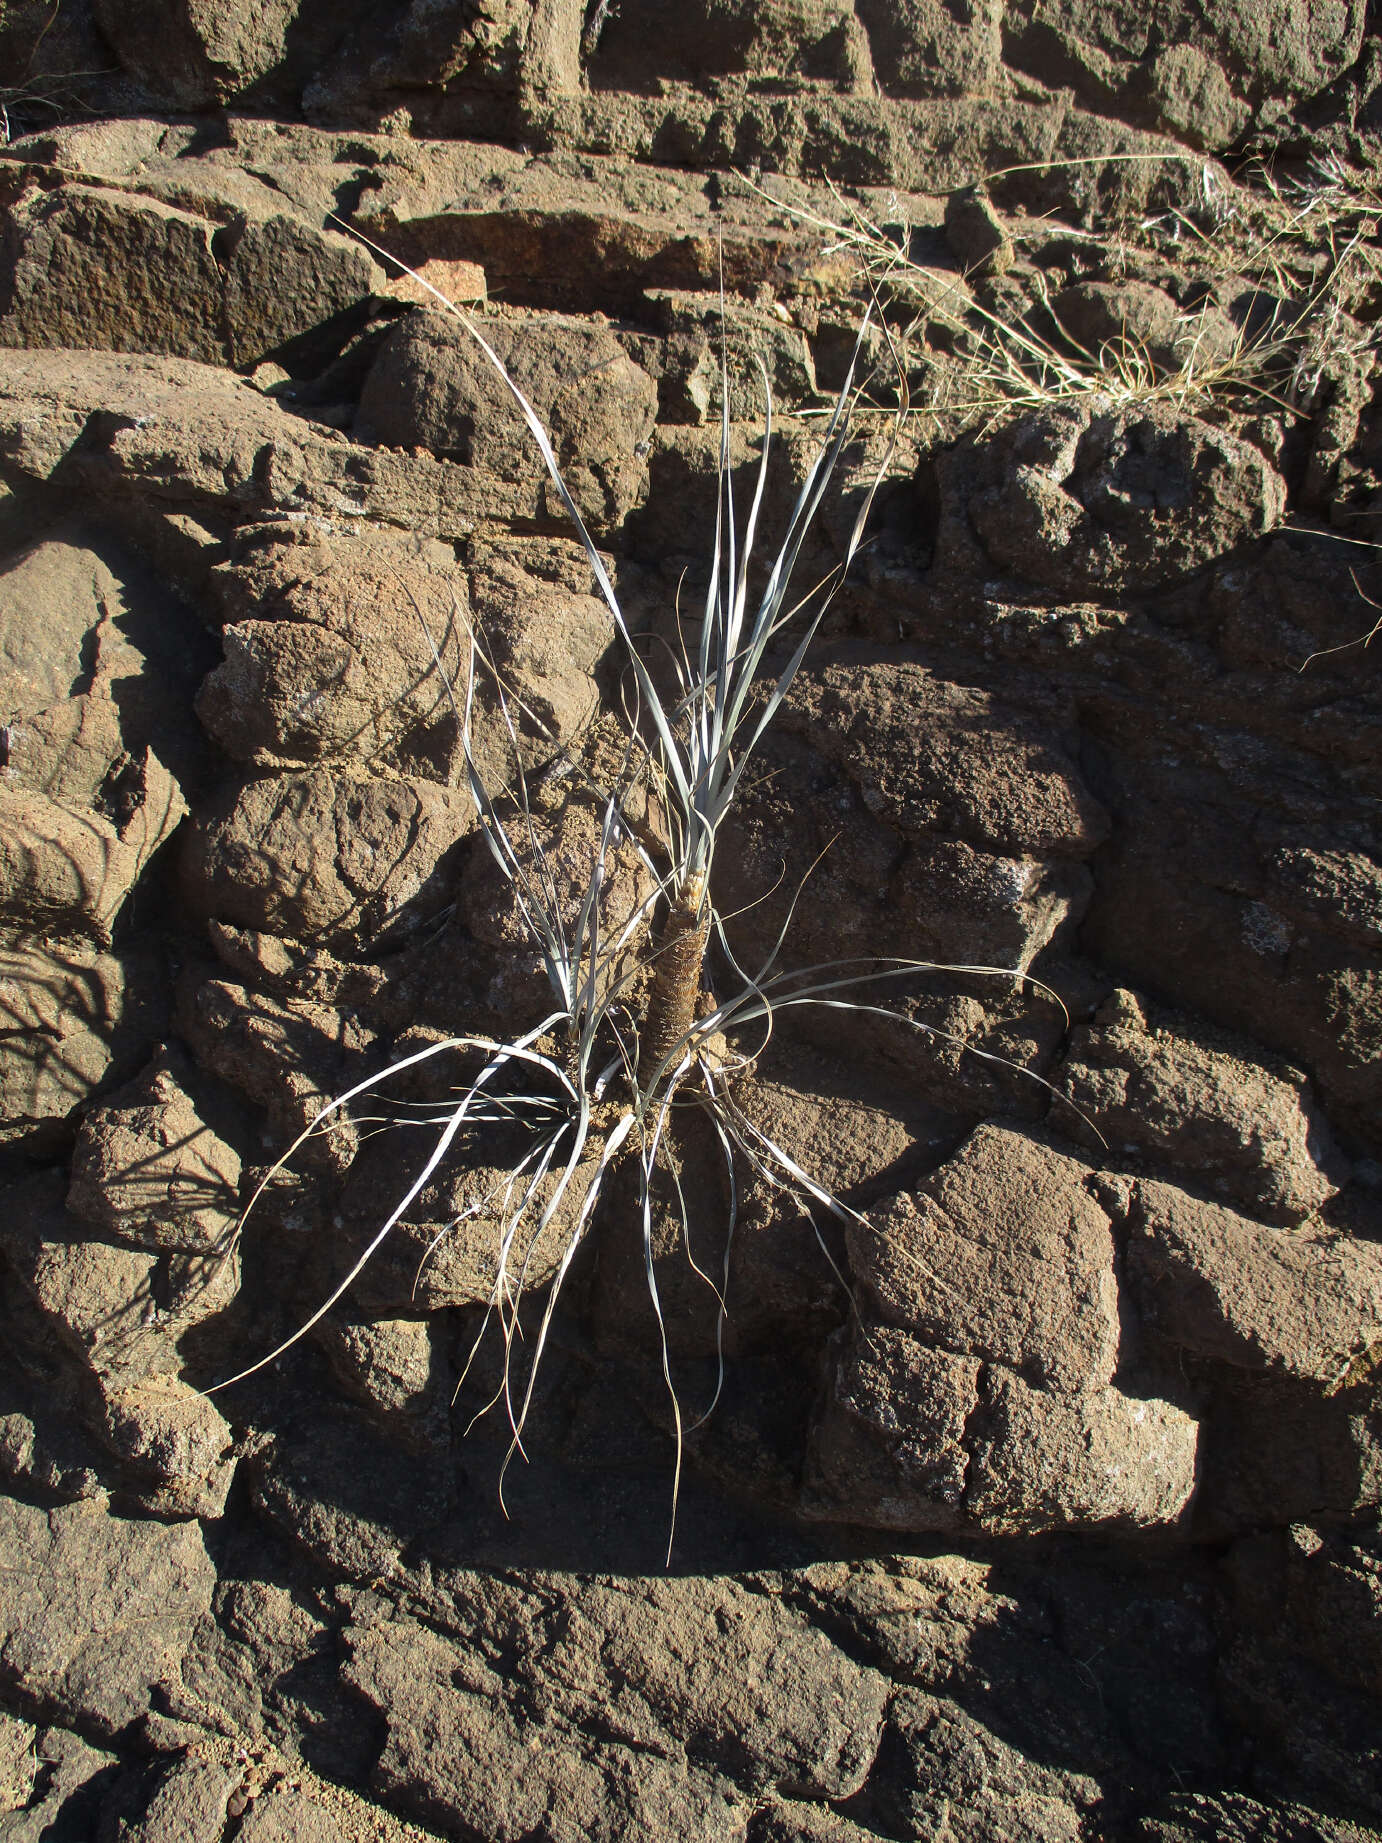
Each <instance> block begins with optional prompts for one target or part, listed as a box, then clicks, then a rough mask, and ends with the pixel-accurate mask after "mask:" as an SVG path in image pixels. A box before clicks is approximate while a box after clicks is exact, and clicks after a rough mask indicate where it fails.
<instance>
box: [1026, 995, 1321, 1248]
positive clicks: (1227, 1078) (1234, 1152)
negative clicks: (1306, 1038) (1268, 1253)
mask: <svg viewBox="0 0 1382 1843" xmlns="http://www.w3.org/2000/svg"><path fill="white" fill-rule="evenodd" d="M1112 1002H1113V1001H1110V1003H1112ZM1058 1086H1059V1088H1060V1092H1061V1094H1062V1095H1063V1096H1064V1098H1065V1099H1067V1100H1068V1101H1070V1102H1071V1104H1072V1105H1073V1106H1074V1107H1075V1108H1076V1109H1078V1112H1079V1114H1080V1115H1081V1116H1082V1117H1083V1122H1087V1123H1088V1124H1089V1125H1092V1126H1093V1127H1095V1128H1097V1129H1098V1131H1099V1132H1100V1133H1101V1134H1102V1135H1103V1138H1104V1140H1105V1142H1106V1143H1107V1145H1109V1146H1110V1147H1112V1148H1114V1150H1115V1151H1116V1152H1132V1153H1134V1154H1140V1155H1141V1156H1143V1157H1145V1158H1150V1159H1153V1160H1155V1161H1156V1162H1157V1163H1159V1164H1163V1165H1165V1166H1166V1167H1168V1168H1170V1169H1172V1170H1174V1171H1176V1172H1177V1173H1178V1174H1184V1175H1185V1176H1187V1177H1189V1176H1191V1175H1192V1174H1193V1177H1194V1178H1195V1179H1196V1180H1198V1181H1199V1182H1201V1183H1203V1184H1205V1185H1206V1186H1208V1187H1209V1188H1212V1189H1213V1190H1215V1191H1217V1192H1218V1193H1219V1194H1220V1195H1221V1196H1224V1197H1230V1198H1232V1199H1233V1200H1234V1201H1235V1202H1239V1203H1241V1204H1243V1206H1244V1207H1245V1208H1247V1209H1249V1210H1251V1211H1252V1213H1253V1214H1254V1215H1256V1216H1260V1217H1261V1218H1262V1219H1263V1220H1264V1221H1267V1222H1275V1223H1281V1224H1286V1225H1291V1224H1295V1223H1300V1222H1303V1221H1305V1220H1306V1218H1307V1217H1309V1216H1312V1215H1313V1214H1314V1213H1315V1212H1316V1211H1317V1210H1319V1209H1320V1207H1321V1206H1322V1205H1323V1204H1324V1203H1326V1202H1327V1201H1328V1200H1329V1198H1330V1197H1332V1196H1333V1195H1335V1193H1336V1191H1337V1189H1338V1182H1337V1178H1339V1177H1343V1176H1346V1175H1347V1170H1348V1167H1347V1165H1346V1164H1345V1163H1343V1162H1342V1161H1339V1160H1338V1159H1337V1157H1336V1155H1335V1154H1334V1152H1333V1147H1332V1145H1331V1142H1330V1138H1329V1130H1328V1127H1327V1126H1326V1124H1325V1122H1324V1120H1323V1119H1322V1118H1321V1116H1320V1114H1319V1112H1318V1110H1317V1109H1316V1107H1315V1105H1314V1101H1313V1097H1312V1096H1311V1094H1310V1092H1309V1090H1308V1088H1307V1087H1306V1085H1305V1084H1304V1082H1302V1081H1301V1080H1300V1079H1299V1077H1298V1076H1297V1077H1295V1078H1294V1079H1293V1078H1292V1075H1290V1074H1287V1073H1284V1072H1276V1071H1273V1070H1272V1069H1270V1068H1268V1067H1265V1066H1264V1065H1263V1064H1262V1063H1260V1062H1251V1061H1248V1060H1247V1059H1246V1058H1244V1057H1240V1056H1235V1055H1232V1054H1230V1053H1229V1052H1228V1051H1227V1050H1226V1049H1220V1048H1216V1047H1214V1046H1212V1045H1211V1044H1208V1043H1197V1042H1194V1041H1193V1040H1191V1039H1190V1038H1188V1037H1186V1036H1183V1035H1179V1034H1177V1033H1175V1032H1174V1031H1170V1030H1155V1031H1152V1030H1148V1029H1147V1027H1146V1023H1145V1020H1144V1019H1142V1018H1141V1016H1140V1013H1139V1012H1138V1010H1137V1007H1136V1004H1135V1003H1133V1004H1131V1005H1129V1006H1125V1008H1124V1010H1123V1011H1122V1012H1120V1013H1119V1014H1118V1018H1117V1020H1116V1021H1115V1020H1114V1019H1113V1018H1112V1017H1110V1018H1109V1020H1108V1021H1104V1014H1103V1013H1101V1014H1100V1019H1099V1021H1097V1022H1096V1024H1095V1025H1094V1026H1093V1027H1092V1028H1089V1029H1078V1030H1076V1031H1074V1032H1073V1033H1072V1035H1071V1040H1070V1053H1069V1056H1068V1058H1067V1060H1066V1062H1065V1064H1064V1065H1063V1069H1062V1074H1061V1076H1060V1078H1059V1081H1058ZM1072 1131H1074V1132H1075V1133H1077V1134H1078V1135H1079V1136H1080V1137H1082V1138H1086V1142H1087V1143H1093V1140H1092V1137H1091V1136H1089V1135H1088V1126H1084V1127H1083V1130H1082V1122H1079V1121H1077V1122H1076V1123H1075V1124H1074V1125H1073V1127H1072Z"/></svg>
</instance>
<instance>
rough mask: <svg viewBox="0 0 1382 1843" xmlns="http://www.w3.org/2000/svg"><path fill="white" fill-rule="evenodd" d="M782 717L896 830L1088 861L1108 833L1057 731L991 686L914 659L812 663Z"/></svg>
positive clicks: (992, 848)
mask: <svg viewBox="0 0 1382 1843" xmlns="http://www.w3.org/2000/svg"><path fill="white" fill-rule="evenodd" d="M783 722H784V725H785V726H787V727H789V728H791V729H794V730H799V731H802V732H804V733H805V734H806V735H807V737H808V738H809V740H810V741H811V742H812V744H813V745H814V746H815V747H816V748H818V749H819V750H820V751H821V753H822V754H823V755H825V756H826V757H827V759H829V760H831V761H838V762H840V763H841V765H842V766H843V767H844V768H845V769H846V771H847V773H848V774H849V775H850V777H851V779H853V780H854V781H856V782H857V783H858V785H859V787H860V790H861V792H862V794H863V798H864V803H865V805H866V806H867V807H868V808H869V809H870V810H871V811H872V812H874V813H877V814H878V815H880V816H881V817H884V818H886V819H888V820H889V821H890V822H891V823H892V824H893V825H895V826H896V827H897V828H898V829H899V830H900V831H901V832H903V833H904V834H908V835H911V836H917V835H925V834H931V833H941V834H951V835H953V836H957V837H959V838H961V839H963V840H965V841H966V842H967V843H969V844H970V845H972V846H976V847H979V848H982V849H985V850H988V851H997V852H1010V853H1018V854H1028V853H1030V854H1031V855H1032V856H1033V857H1043V858H1044V857H1053V856H1054V857H1085V856H1087V855H1088V854H1089V853H1090V852H1091V851H1093V850H1094V848H1095V846H1096V845H1098V844H1100V843H1101V842H1102V840H1103V838H1104V836H1105V835H1106V833H1107V830H1108V819H1107V816H1106V815H1105V813H1104V811H1103V809H1102V808H1101V807H1100V805H1099V804H1098V802H1097V801H1096V800H1095V799H1094V797H1093V795H1092V794H1091V793H1090V792H1089V790H1088V789H1087V788H1086V786H1085V784H1084V782H1083V780H1082V779H1081V777H1080V775H1079V773H1078V771H1077V770H1076V768H1075V766H1074V764H1073V763H1072V762H1071V761H1070V760H1069V759H1068V758H1067V757H1066V755H1065V753H1064V751H1063V750H1062V749H1061V748H1060V746H1059V744H1058V743H1057V742H1056V741H1055V739H1054V738H1052V737H1050V736H1047V735H1044V734H1042V733H1041V730H1040V729H1039V728H1038V727H1037V726H1036V725H1035V724H1033V723H1032V722H1031V721H1030V720H1029V719H1026V718H1024V717H1022V716H1021V715H1019V714H1018V713H1017V712H1016V711H1013V710H1010V709H1008V708H1005V707H1004V706H1003V705H1002V703H1001V702H1000V701H999V700H998V699H996V698H992V697H990V696H989V694H988V693H987V692H983V691H975V690H971V689H969V688H968V687H967V686H960V685H954V684H949V683H947V682H946V681H945V680H943V679H941V678H938V677H936V676H935V675H933V674H932V673H930V672H928V671H927V670H926V669H925V668H924V667H922V666H919V665H914V664H893V663H891V662H889V663H883V662H881V661H879V662H871V661H868V660H866V659H861V660H860V661H859V662H858V663H848V662H845V661H841V662H840V663H838V664H831V665H818V666H816V667H815V668H814V669H813V668H810V667H808V668H807V669H806V670H805V671H803V672H802V674H801V676H800V677H799V678H798V680H797V682H796V684H795V685H794V686H793V688H792V695H791V699H790V702H789V704H788V706H787V707H786V709H785V710H784V712H783Z"/></svg>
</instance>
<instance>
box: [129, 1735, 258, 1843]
mask: <svg viewBox="0 0 1382 1843" xmlns="http://www.w3.org/2000/svg"><path fill="white" fill-rule="evenodd" d="M239 1778H240V1775H239V1772H238V1771H237V1770H236V1769H235V1768H234V1767H232V1766H229V1765H226V1764H222V1763H221V1762H219V1761H215V1760H207V1759H198V1758H197V1757H196V1756H195V1755H192V1756H185V1757H183V1758H181V1759H177V1760H175V1761H174V1762H173V1764H172V1766H171V1767H170V1769H169V1770H168V1771H167V1772H166V1773H165V1774H164V1776H163V1778H162V1780H161V1781H160V1783H159V1786H158V1789H157V1790H156V1791H155V1793H154V1795H153V1797H152V1798H151V1799H150V1800H149V1802H148V1805H147V1806H146V1807H145V1810H144V1814H143V1816H142V1817H141V1818H140V1819H139V1829H140V1834H141V1835H142V1836H146V1837H148V1838H149V1840H150V1843H165V1839H166V1843H173V1840H174V1839H175V1838H185V1839H186V1843H220V1839H221V1838H222V1837H223V1836H224V1835H225V1831H226V1825H227V1823H228V1822H229V1813H228V1810H227V1806H228V1805H229V1803H230V1799H231V1796H232V1794H233V1793H234V1791H235V1789H236V1786H237V1784H238V1782H239Z"/></svg>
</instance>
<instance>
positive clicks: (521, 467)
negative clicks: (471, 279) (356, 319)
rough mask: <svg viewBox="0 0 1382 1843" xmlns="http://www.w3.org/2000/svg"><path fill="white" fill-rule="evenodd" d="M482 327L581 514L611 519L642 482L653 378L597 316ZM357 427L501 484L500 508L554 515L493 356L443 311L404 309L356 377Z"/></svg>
mask: <svg viewBox="0 0 1382 1843" xmlns="http://www.w3.org/2000/svg"><path fill="white" fill-rule="evenodd" d="M484 337H485V339H486V342H487V343H488V344H489V345H490V347H491V348H492V350H493V351H494V352H495V353H496V354H497V355H498V357H499V358H500V359H501V360H502V361H503V363H504V365H505V367H506V368H507V370H508V372H509V375H510V377H512V379H513V381H514V383H515V384H517V386H518V388H519V389H520V390H521V391H522V392H523V394H524V396H525V397H526V398H527V399H528V401H529V403H530V404H531V405H532V406H533V409H534V411H535V412H536V414H537V417H538V419H539V421H540V422H541V423H542V425H543V427H544V428H545V429H546V430H547V432H548V435H549V437H550V439H551V442H552V446H553V449H554V451H555V453H556V457H557V462H558V465H559V466H560V468H561V470H562V474H563V477H564V478H565V480H566V483H567V485H568V487H569V488H570V490H571V493H572V496H573V497H574V499H575V501H576V504H577V506H578V507H579V508H580V510H581V512H582V514H583V516H584V517H585V518H586V519H587V520H588V521H589V522H590V523H591V524H592V526H594V527H595V528H596V529H608V528H610V527H613V526H618V525H621V524H622V523H623V522H624V520H625V518H627V516H628V514H629V513H630V512H631V511H632V510H633V508H634V507H635V506H636V505H637V504H638V503H639V501H640V499H641V498H642V496H643V493H644V491H645V490H646V486H647V478H648V470H647V465H646V462H645V461H644V460H643V458H642V456H643V454H645V453H646V445H647V439H648V437H649V435H650V434H651V432H652V427H653V419H654V417H655V415H656V412H657V388H656V386H655V385H654V383H653V381H652V379H651V378H650V377H649V376H648V375H647V373H646V372H645V371H643V370H642V368H641V367H640V366H638V365H636V364H635V363H634V362H633V360H632V359H630V358H629V357H628V355H627V354H626V353H625V351H624V349H623V347H622V346H621V345H620V344H619V341H618V340H617V339H616V338H615V337H614V335H613V334H612V333H611V332H610V331H609V330H608V328H607V327H605V326H602V325H598V324H597V325H591V324H590V323H589V322H583V321H579V320H564V319H556V318H552V317H546V318H543V319H541V320H537V319H529V320H524V321H521V322H517V323H506V322H489V321H487V322H486V323H485V327H484ZM357 431H358V433H359V434H361V435H362V436H365V437H367V438H368V439H371V440H373V441H376V442H381V443H383V444H384V445H385V446H387V447H393V448H413V447H424V448H430V449H431V450H432V452H433V453H435V454H437V455H439V456H442V457H445V458H447V459H449V460H453V461H456V462H459V463H460V464H461V465H462V466H465V467H469V468H472V469H474V470H475V472H476V473H477V474H479V475H481V476H483V477H484V478H485V479H486V480H488V481H493V482H495V483H502V485H503V488H504V493H505V506H506V514H505V515H506V516H507V517H509V518H515V517H528V518H533V517H537V516H539V515H540V514H542V513H547V514H548V515H550V516H552V517H558V518H559V517H561V516H562V514H563V510H564V508H563V505H562V502H561V499H560V496H559V495H558V494H557V492H556V490H555V488H554V487H553V486H552V484H551V482H550V481H549V480H548V477H547V470H546V467H545V465H544V463H543V459H542V456H541V455H540V454H539V453H538V451H537V448H536V446H535V444H534V442H533V438H532V435H531V433H530V431H529V429H528V427H527V425H526V424H525V422H524V420H523V417H522V414H521V412H520V411H519V408H518V405H517V404H516V403H515V402H514V400H513V398H512V396H511V395H510V393H509V391H508V389H507V387H506V386H505V384H504V382H503V380H502V379H501V378H500V377H499V375H498V373H497V372H496V371H495V369H494V366H493V364H492V362H491V361H490V359H489V358H488V357H487V356H486V354H485V353H484V352H483V351H482V350H481V349H480V347H479V346H478V345H477V344H476V342H475V340H474V339H473V338H472V337H471V335H470V334H468V333H467V332H466V331H465V329H464V328H462V327H460V326H457V325H456V324H455V322H454V321H451V320H450V319H447V318H445V317H443V316H441V315H438V314H413V315H410V316H409V318H408V319H407V320H405V321H404V322H403V323H402V324H401V325H400V326H398V327H397V328H396V329H395V330H394V331H393V332H392V333H391V334H390V335H389V338H388V340H387V341H386V342H385V345H384V348H383V350H382V351H381V352H380V354H379V357H378V359H377V360H376V361H375V364H374V367H373V369H372V370H371V372H370V375H369V377H368V378H367V379H366V381H365V388H364V391H363V392H362V394H361V398H360V417H359V422H358V424H357Z"/></svg>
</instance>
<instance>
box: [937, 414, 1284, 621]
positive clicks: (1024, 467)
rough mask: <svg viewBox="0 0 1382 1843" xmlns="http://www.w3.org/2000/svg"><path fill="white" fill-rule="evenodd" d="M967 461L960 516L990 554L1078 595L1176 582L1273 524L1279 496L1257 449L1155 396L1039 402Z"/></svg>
mask: <svg viewBox="0 0 1382 1843" xmlns="http://www.w3.org/2000/svg"><path fill="white" fill-rule="evenodd" d="M968 464H969V465H971V466H973V467H974V468H975V472H974V474H973V475H972V484H969V485H968V486H967V488H966V487H963V486H962V487H961V488H960V492H961V495H962V497H963V499H964V506H965V516H967V518H968V520H969V522H970V523H971V524H972V527H973V529H974V531H976V532H977V533H978V536H979V539H980V542H981V543H982V545H983V547H984V550H985V552H986V554H987V556H988V558H989V559H990V560H991V562H992V563H994V564H996V565H998V566H999V567H1000V568H1002V569H1005V570H1008V571H1009V572H1011V574H1012V575H1014V576H1016V577H1017V578H1018V579H1019V580H1023V581H1029V582H1036V583H1039V584H1040V585H1041V586H1042V587H1043V588H1045V589H1048V590H1051V591H1052V592H1054V593H1055V594H1057V595H1062V596H1068V597H1070V598H1071V599H1075V600H1078V599H1080V598H1081V597H1084V596H1090V595H1093V596H1099V595H1100V594H1104V595H1108V594H1116V593H1118V592H1121V591H1130V592H1137V591H1140V590H1146V589H1153V588H1160V587H1164V586H1166V585H1168V584H1170V583H1174V582H1176V581H1178V580H1180V579H1181V578H1183V577H1185V576H1187V575H1189V574H1191V573H1192V572H1193V571H1195V570H1198V569H1202V568H1203V567H1204V566H1205V565H1206V564H1208V563H1212V562H1213V561H1214V560H1215V558H1217V557H1221V556H1223V555H1225V554H1226V553H1227V552H1229V551H1232V550H1234V549H1236V548H1237V547H1238V546H1239V545H1240V544H1242V543H1244V542H1245V541H1246V540H1247V539H1248V538H1251V537H1260V536H1262V535H1263V534H1264V533H1266V532H1268V531H1270V530H1271V529H1272V527H1273V526H1274V525H1276V524H1278V523H1279V522H1280V520H1281V516H1282V513H1283V512H1284V510H1285V505H1286V489H1285V483H1284V482H1283V481H1282V479H1281V476H1280V475H1279V474H1278V473H1277V472H1276V470H1275V469H1274V468H1273V467H1272V466H1271V465H1270V463H1269V462H1268V461H1267V460H1266V459H1264V457H1263V455H1262V453H1261V451H1260V450H1259V449H1257V448H1253V447H1251V446H1250V445H1249V444H1248V443H1246V442H1242V441H1239V440H1238V439H1237V437H1235V436H1232V435H1229V434H1226V433H1225V432H1224V431H1223V430H1221V429H1217V428H1214V427H1213V426H1211V425H1210V424H1208V423H1205V422H1201V421H1199V420H1197V419H1196V418H1194V417H1187V416H1185V415H1183V414H1182V413H1180V412H1179V411H1176V410H1173V409H1168V408H1165V407H1161V406H1157V405H1155V404H1152V405H1149V406H1147V407H1146V408H1143V409H1140V410H1136V411H1128V410H1111V409H1107V410H1106V409H1102V408H1089V407H1070V408H1060V409H1051V410H1047V411H1044V412H1041V413H1039V414H1037V415H1034V416H1030V417H1028V418H1026V419H1024V420H1023V421H1021V422H1018V423H1016V424H1014V425H1013V427H1012V428H1011V430H1010V431H1005V432H1004V433H1003V434H1002V435H1001V436H999V437H998V438H997V439H996V440H995V441H994V443H993V445H992V446H991V448H989V449H987V450H985V451H983V452H980V453H977V454H975V455H974V456H973V458H972V460H971V461H970V462H969V463H968ZM965 465H966V463H964V462H947V463H946V464H944V466H943V469H942V472H943V473H945V474H947V475H950V476H952V477H953V474H954V470H955V469H956V467H957V466H958V467H959V468H960V469H961V470H962V469H963V467H964V466H965Z"/></svg>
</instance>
